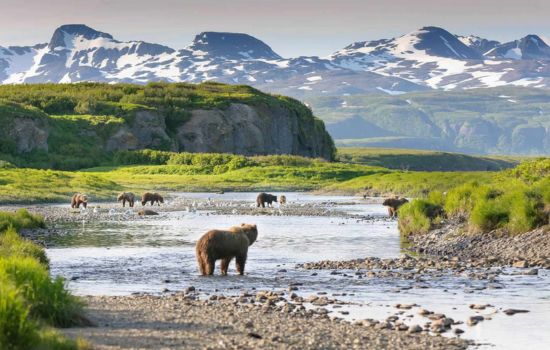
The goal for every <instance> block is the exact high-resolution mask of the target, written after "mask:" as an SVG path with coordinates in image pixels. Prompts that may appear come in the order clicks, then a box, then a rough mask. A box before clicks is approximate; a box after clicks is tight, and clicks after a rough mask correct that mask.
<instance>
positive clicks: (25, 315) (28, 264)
mask: <svg viewBox="0 0 550 350" xmlns="http://www.w3.org/2000/svg"><path fill="white" fill-rule="evenodd" d="M38 227H44V221H43V219H42V218H41V217H37V216H34V215H31V214H29V213H28V212H27V211H25V210H23V209H22V210H20V211H18V212H17V213H4V212H0V349H6V350H11V349H13V350H16V349H29V350H34V349H40V350H50V349H51V350H65V349H66V350H72V349H83V348H86V347H87V346H86V344H85V343H84V342H82V341H73V340H68V339H66V338H64V337H63V336H61V335H60V334H59V333H58V332H57V331H55V329H54V328H53V327H67V326H71V325H75V324H81V323H82V319H81V317H80V314H81V304H80V302H79V301H78V300H77V299H76V298H75V297H73V296H72V295H70V294H69V292H68V291H67V290H66V289H65V282H64V281H63V279H61V278H56V279H54V280H52V279H51V278H50V275H49V271H48V259H47V257H46V254H45V252H44V249H42V248H41V247H39V246H37V245H36V244H34V243H32V242H30V241H28V240H26V239H23V238H21V237H20V236H19V234H18V233H17V230H18V229H23V228H38Z"/></svg>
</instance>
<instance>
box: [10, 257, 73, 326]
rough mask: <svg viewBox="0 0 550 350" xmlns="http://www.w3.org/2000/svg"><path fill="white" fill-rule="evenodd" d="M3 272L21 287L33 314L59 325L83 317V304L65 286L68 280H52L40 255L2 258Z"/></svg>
mask: <svg viewBox="0 0 550 350" xmlns="http://www.w3.org/2000/svg"><path fill="white" fill-rule="evenodd" d="M0 274H4V275H5V276H7V277H8V280H9V281H11V282H12V283H13V285H14V286H15V287H16V288H17V289H18V290H19V291H20V294H21V296H22V297H23V298H24V299H25V301H26V302H27V303H28V305H30V309H29V310H30V314H31V315H32V316H34V317H36V318H38V319H41V320H44V321H46V322H47V323H48V324H50V325H52V326H57V327H68V326H71V325H73V324H75V322H76V321H78V320H79V319H80V318H79V316H78V315H79V314H80V312H81V305H80V303H79V302H78V301H77V299H76V298H75V297H73V296H71V295H70V293H69V292H68V291H67V290H66V289H65V282H64V280H63V279H62V278H60V277H58V278H56V279H54V280H51V279H50V275H49V273H48V270H47V269H46V267H45V266H44V265H42V264H41V263H40V262H38V261H37V260H36V259H33V258H30V257H27V258H21V257H17V258H14V257H11V258H0Z"/></svg>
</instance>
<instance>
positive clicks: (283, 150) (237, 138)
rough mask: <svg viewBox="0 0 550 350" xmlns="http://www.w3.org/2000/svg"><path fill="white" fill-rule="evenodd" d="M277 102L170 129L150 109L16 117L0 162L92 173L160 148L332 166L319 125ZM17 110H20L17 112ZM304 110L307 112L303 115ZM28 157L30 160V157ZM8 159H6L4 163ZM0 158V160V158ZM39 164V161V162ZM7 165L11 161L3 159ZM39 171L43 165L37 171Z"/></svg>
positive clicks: (199, 113)
mask: <svg viewBox="0 0 550 350" xmlns="http://www.w3.org/2000/svg"><path fill="white" fill-rule="evenodd" d="M295 107H296V106H287V105H286V104H284V103H279V104H268V103H258V104H255V105H248V104H245V103H229V104H228V105H227V107H225V108H214V109H192V110H187V113H188V117H187V119H186V120H185V121H183V122H182V123H180V124H179V125H177V126H176V127H172V128H171V127H169V126H167V115H166V114H165V113H163V112H162V111H161V110H156V109H152V108H151V109H147V108H143V109H136V110H134V111H132V112H131V113H130V114H127V115H126V116H125V117H124V118H120V117H114V116H112V117H106V116H94V115H71V116H48V115H46V114H44V113H42V114H40V116H39V117H33V116H29V115H26V116H17V115H12V117H13V118H10V116H7V115H6V114H4V116H3V118H5V119H9V120H11V122H10V127H9V128H7V130H4V132H2V134H3V139H2V141H0V146H2V145H1V143H6V144H8V145H9V146H10V147H7V146H6V147H0V156H2V154H4V155H5V154H9V155H11V156H12V157H23V158H32V159H34V158H35V155H36V154H37V153H38V154H41V155H42V157H44V154H46V155H47V157H49V158H46V159H48V160H46V162H47V161H49V160H51V159H67V158H72V159H71V161H70V162H69V163H70V165H69V166H64V165H59V164H61V163H62V162H63V161H61V160H59V161H57V163H56V164H58V165H57V166H56V165H52V166H56V167H60V168H71V169H75V168H80V167H88V166H95V165H97V163H98V162H99V161H95V162H93V161H91V159H95V160H97V159H102V157H103V155H107V154H113V153H115V152H117V151H122V150H138V149H145V148H149V149H159V150H169V151H180V152H211V153H234V154H242V155H268V154H292V155H301V156H306V157H319V158H325V159H328V160H332V159H333V158H334V154H335V147H334V143H333V141H332V138H331V137H330V136H329V134H328V133H327V132H326V130H325V127H324V124H323V122H322V121H320V120H319V119H317V118H315V117H313V116H312V115H311V113H309V111H308V110H307V108H305V107H303V106H301V107H300V109H298V110H297V109H296V108H295ZM21 108H24V107H21ZM304 111H308V112H306V113H304ZM33 157H34V158H33ZM8 158H9V157H8ZM0 159H1V158H0ZM41 159H43V158H41ZM8 160H12V161H13V159H8ZM41 166H49V165H48V164H46V165H41Z"/></svg>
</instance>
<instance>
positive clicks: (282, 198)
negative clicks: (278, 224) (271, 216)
mask: <svg viewBox="0 0 550 350" xmlns="http://www.w3.org/2000/svg"><path fill="white" fill-rule="evenodd" d="M279 204H281V205H285V204H286V196H285V195H284V194H283V195H282V196H280V197H279Z"/></svg>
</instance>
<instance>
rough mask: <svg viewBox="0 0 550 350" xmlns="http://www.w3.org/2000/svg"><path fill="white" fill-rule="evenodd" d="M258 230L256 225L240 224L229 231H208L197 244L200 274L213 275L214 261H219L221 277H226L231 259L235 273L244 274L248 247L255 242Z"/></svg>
mask: <svg viewBox="0 0 550 350" xmlns="http://www.w3.org/2000/svg"><path fill="white" fill-rule="evenodd" d="M257 237H258V228H257V227H256V225H248V224H242V225H241V226H234V227H231V228H230V229H229V230H210V231H208V232H207V233H205V234H204V235H203V236H202V237H201V238H200V239H199V240H198V242H197V245H196V248H195V250H196V254H197V262H198V264H199V270H200V273H201V274H202V275H203V276H204V275H213V274H214V269H215V265H216V260H219V259H221V260H222V264H221V270H222V275H227V268H228V267H229V263H230V262H231V260H232V259H233V258H236V263H237V271H238V272H239V274H240V275H243V274H244V265H245V264H246V257H247V255H248V247H249V246H251V245H252V243H254V242H255V241H256V238H257Z"/></svg>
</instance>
